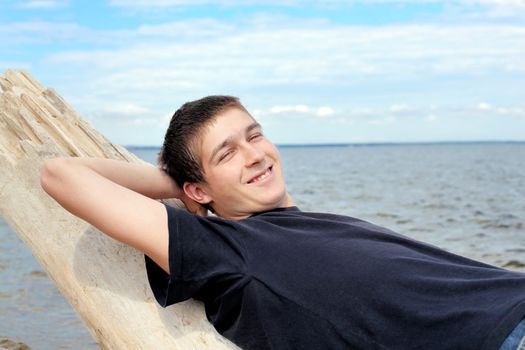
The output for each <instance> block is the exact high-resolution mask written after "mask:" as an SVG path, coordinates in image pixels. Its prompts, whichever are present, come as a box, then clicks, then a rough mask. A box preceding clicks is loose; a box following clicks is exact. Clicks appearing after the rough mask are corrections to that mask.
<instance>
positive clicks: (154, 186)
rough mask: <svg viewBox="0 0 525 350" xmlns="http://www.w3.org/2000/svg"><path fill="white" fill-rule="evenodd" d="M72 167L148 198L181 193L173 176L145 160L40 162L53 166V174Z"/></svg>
mask: <svg viewBox="0 0 525 350" xmlns="http://www.w3.org/2000/svg"><path fill="white" fill-rule="evenodd" d="M75 167H86V168H88V169H90V170H92V171H94V172H95V173H97V174H99V175H100V176H103V177H105V178H106V179H108V180H110V181H112V182H115V183H117V184H119V185H121V186H124V187H126V188H129V189H130V190H132V191H135V192H138V193H140V194H142V195H144V196H147V197H149V198H153V199H163V198H179V197H180V196H181V195H182V191H181V190H180V188H179V187H178V186H177V184H176V183H175V181H173V179H171V178H170V177H169V176H168V175H167V174H166V173H165V172H164V171H162V170H161V169H159V168H157V167H155V166H153V165H150V164H147V163H143V164H137V163H129V162H126V161H120V160H114V159H106V158H89V157H63V158H55V159H51V160H48V161H46V164H44V168H48V169H50V168H51V169H53V172H54V173H55V175H56V176H60V173H61V172H63V173H64V174H67V173H70V172H66V171H63V170H65V169H66V168H69V169H71V168H75ZM61 169H62V170H61Z"/></svg>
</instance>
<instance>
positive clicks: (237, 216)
mask: <svg viewBox="0 0 525 350" xmlns="http://www.w3.org/2000/svg"><path fill="white" fill-rule="evenodd" d="M294 205H295V204H294V201H293V199H292V197H290V195H289V194H288V193H286V195H285V196H284V198H283V200H282V201H280V202H279V203H277V204H276V205H272V206H269V207H266V208H260V210H257V211H251V212H233V213H229V212H227V211H222V210H216V212H215V214H216V215H218V216H220V217H222V218H225V219H230V220H235V221H237V220H242V219H246V218H247V217H249V216H251V215H253V214H255V213H258V212H261V211H267V210H272V209H277V208H288V207H292V206H294Z"/></svg>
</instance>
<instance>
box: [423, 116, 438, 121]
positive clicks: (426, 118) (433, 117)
mask: <svg viewBox="0 0 525 350" xmlns="http://www.w3.org/2000/svg"><path fill="white" fill-rule="evenodd" d="M438 119H439V118H438V117H437V116H436V115H434V114H429V115H427V116H426V117H425V119H424V120H425V121H426V122H429V123H434V122H436V121H437V120H438Z"/></svg>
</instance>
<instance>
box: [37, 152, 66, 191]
mask: <svg viewBox="0 0 525 350" xmlns="http://www.w3.org/2000/svg"><path fill="white" fill-rule="evenodd" d="M64 162H65V158H51V159H47V160H45V161H44V163H43V164H42V167H41V168H40V186H41V187H42V189H43V190H44V191H45V192H46V193H47V194H49V195H52V193H53V189H54V188H56V187H57V186H56V184H57V183H58V182H59V181H60V169H61V168H62V167H63V164H64Z"/></svg>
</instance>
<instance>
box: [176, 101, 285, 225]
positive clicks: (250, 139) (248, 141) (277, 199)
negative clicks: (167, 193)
mask: <svg viewBox="0 0 525 350" xmlns="http://www.w3.org/2000/svg"><path fill="white" fill-rule="evenodd" d="M197 148H199V149H198V150H197V151H198V152H199V154H200V157H199V158H200V161H201V164H202V169H203V172H204V177H205V178H206V183H201V184H190V183H185V184H184V191H185V192H186V194H187V195H188V196H189V197H190V198H192V199H194V200H196V201H197V202H199V203H201V204H210V205H211V206H212V207H213V209H214V210H215V212H216V213H217V215H219V216H222V217H226V218H230V219H234V220H238V219H242V218H245V217H247V216H249V215H251V214H253V213H256V212H260V211H264V210H270V209H274V208H279V207H289V206H291V205H293V202H292V200H291V198H290V197H289V196H288V194H287V192H286V188H285V183H284V176H283V172H282V165H281V158H280V156H279V152H278V151H277V148H276V147H275V146H274V145H273V144H272V143H271V142H270V141H269V140H268V139H267V138H266V137H265V136H264V135H263V133H262V130H261V126H260V125H259V124H258V123H257V122H256V121H255V120H254V119H253V118H252V117H251V116H250V115H249V114H248V113H246V112H245V111H243V110H240V109H238V108H230V109H227V110H225V111H223V112H222V113H220V114H219V115H217V116H216V117H215V118H214V120H213V121H212V122H211V123H209V125H207V127H206V128H205V130H204V131H203V133H202V135H201V137H200V144H198V146H197Z"/></svg>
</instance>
